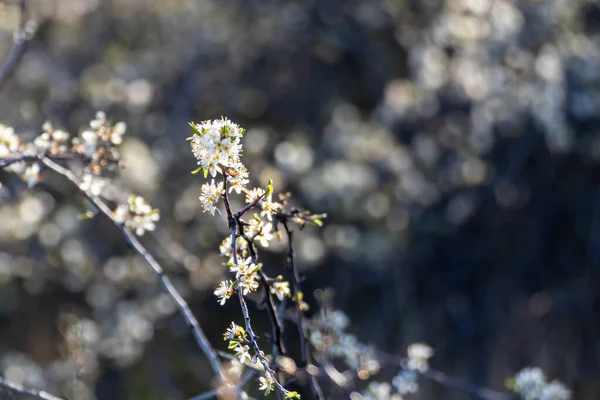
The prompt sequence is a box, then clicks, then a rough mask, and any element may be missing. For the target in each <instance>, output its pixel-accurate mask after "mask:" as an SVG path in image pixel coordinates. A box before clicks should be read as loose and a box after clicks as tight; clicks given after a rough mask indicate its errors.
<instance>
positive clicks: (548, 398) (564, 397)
mask: <svg viewBox="0 0 600 400" xmlns="http://www.w3.org/2000/svg"><path fill="white" fill-rule="evenodd" d="M539 397H540V400H569V399H570V398H571V391H570V390H569V389H567V388H566V387H565V385H563V384H562V383H560V382H558V381H552V382H551V383H549V384H547V385H546V386H544V387H543V388H542V390H541V391H540V394H539Z"/></svg>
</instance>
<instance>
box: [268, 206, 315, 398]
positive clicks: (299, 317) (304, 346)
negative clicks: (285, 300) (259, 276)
mask: <svg viewBox="0 0 600 400" xmlns="http://www.w3.org/2000/svg"><path fill="white" fill-rule="evenodd" d="M279 217H280V221H281V223H282V225H283V227H284V229H285V233H286V235H287V239H288V257H287V265H288V268H289V270H290V275H291V276H292V299H293V298H294V297H296V302H298V301H299V299H298V298H297V296H298V295H299V293H300V291H301V290H300V278H299V276H298V271H297V270H296V266H295V264H294V247H293V232H292V230H291V229H290V226H289V224H288V221H287V217H281V216H279ZM276 218H277V216H276ZM295 309H296V313H295V317H296V318H295V323H296V326H297V327H298V335H299V336H300V338H299V339H300V355H301V357H302V358H301V363H302V365H301V367H302V368H304V367H306V366H307V365H308V364H309V363H310V350H309V348H308V343H307V342H308V341H307V339H306V331H305V329H304V323H303V320H304V315H303V314H302V310H301V308H300V305H299V304H296V305H295ZM310 383H311V387H312V391H313V394H314V395H315V397H316V398H317V399H324V398H325V397H324V396H323V391H322V390H321V387H320V386H319V382H318V380H317V378H316V377H314V376H312V375H310Z"/></svg>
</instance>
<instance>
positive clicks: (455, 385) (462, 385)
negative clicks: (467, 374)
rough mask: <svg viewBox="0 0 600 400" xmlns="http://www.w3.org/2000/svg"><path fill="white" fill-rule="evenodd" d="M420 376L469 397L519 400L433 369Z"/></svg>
mask: <svg viewBox="0 0 600 400" xmlns="http://www.w3.org/2000/svg"><path fill="white" fill-rule="evenodd" d="M422 375H423V376H424V377H426V378H428V379H431V380H432V381H435V382H438V383H440V384H441V385H443V386H445V387H447V388H451V389H457V390H460V391H463V392H465V393H468V394H470V395H471V396H474V397H478V398H480V399H484V400H517V399H518V398H519V397H518V396H516V395H510V394H506V393H502V392H498V391H496V390H492V389H488V388H484V387H480V386H477V385H474V384H472V383H468V382H464V381H462V380H459V379H456V378H453V377H451V376H448V375H447V374H445V373H443V372H440V371H436V370H433V369H429V370H427V371H425V372H423V373H422Z"/></svg>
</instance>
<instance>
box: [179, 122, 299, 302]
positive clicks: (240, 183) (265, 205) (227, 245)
mask: <svg viewBox="0 0 600 400" xmlns="http://www.w3.org/2000/svg"><path fill="white" fill-rule="evenodd" d="M190 127H191V128H192V131H193V133H194V135H193V136H191V137H190V138H188V140H189V141H190V144H191V150H192V153H193V154H194V156H195V157H196V160H197V163H198V165H199V168H198V169H196V170H195V171H193V172H192V173H193V174H198V173H200V172H202V173H203V175H204V177H205V178H208V176H209V175H210V176H211V177H212V178H211V180H210V182H206V183H204V184H203V185H202V187H201V189H200V197H199V199H200V202H201V204H202V208H203V211H204V212H208V213H210V214H211V215H215V213H220V211H219V209H218V208H217V206H218V204H219V201H220V200H221V199H222V198H225V197H226V196H227V194H228V193H233V192H235V193H236V194H244V195H245V202H246V204H248V205H249V206H250V208H252V207H253V206H257V207H259V208H260V212H259V213H257V214H254V215H253V216H252V217H251V218H250V220H249V221H248V222H245V221H244V223H243V224H242V225H241V227H240V231H241V233H240V234H239V235H238V236H236V239H235V246H232V242H231V241H232V239H231V237H230V236H227V237H226V238H225V239H224V240H223V242H222V243H221V245H220V246H219V250H220V253H221V255H223V256H224V257H227V259H228V261H227V262H226V263H225V264H224V265H226V266H227V267H228V268H229V270H230V272H232V273H234V274H235V280H234V281H233V280H224V281H222V282H221V283H220V284H219V286H218V287H217V288H216V290H215V292H214V294H215V296H217V298H218V301H219V303H220V304H221V305H223V304H225V302H226V301H227V299H229V298H230V297H231V296H233V294H234V293H235V291H236V290H240V291H241V292H242V294H243V295H248V294H249V293H251V292H255V291H256V290H258V288H259V276H258V272H259V270H260V269H261V264H260V263H257V262H256V261H255V260H254V259H253V257H250V246H254V243H258V244H260V245H261V246H263V247H268V246H269V242H270V241H271V240H273V238H274V235H273V233H272V230H273V224H272V223H271V222H270V221H272V220H273V217H274V216H275V215H276V214H277V212H278V211H280V210H281V209H282V207H283V206H282V204H281V203H279V202H276V201H273V188H272V183H271V182H269V186H268V187H267V189H266V190H265V189H263V188H249V187H248V184H249V183H250V180H249V173H248V170H247V169H246V167H245V166H244V164H243V163H242V160H241V154H242V143H241V139H242V136H243V135H244V129H243V128H241V127H240V126H239V125H237V124H235V123H233V122H231V121H230V120H229V119H226V118H221V119H217V120H213V121H204V122H201V123H199V124H194V123H192V124H190ZM217 175H221V176H222V178H223V179H222V180H219V181H217V182H215V178H216V177H217ZM234 247H235V254H233V248H234ZM270 290H271V292H272V293H273V294H274V295H275V296H277V298H279V299H280V300H283V298H284V297H285V296H290V295H291V292H290V289H289V283H288V282H284V281H282V280H281V279H279V280H277V281H276V282H274V284H273V286H272V287H271V288H270Z"/></svg>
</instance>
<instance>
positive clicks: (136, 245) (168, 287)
mask: <svg viewBox="0 0 600 400" xmlns="http://www.w3.org/2000/svg"><path fill="white" fill-rule="evenodd" d="M41 161H42V163H43V164H44V165H45V166H47V167H48V168H50V169H51V170H53V171H54V172H56V173H58V174H60V175H63V176H64V177H66V178H67V179H68V180H70V181H71V182H73V184H75V185H76V186H77V187H78V188H79V190H80V191H81V192H82V193H83V194H85V196H86V197H87V199H88V200H90V201H91V202H92V203H93V204H94V205H95V206H96V207H97V208H98V209H99V210H100V211H101V212H102V214H104V215H105V216H106V217H107V218H108V219H109V220H110V221H111V222H112V223H113V224H114V225H115V226H116V227H117V228H118V229H119V230H120V231H121V233H122V234H123V236H124V237H125V239H126V241H127V242H128V243H129V244H130V245H131V247H133V249H134V250H135V251H136V252H137V253H138V254H139V255H140V256H141V257H142V258H143V259H144V260H145V261H146V262H147V263H148V264H149V265H150V267H152V269H153V270H154V272H155V273H156V275H157V276H158V278H159V281H160V283H161V285H162V287H163V290H164V291H165V293H167V294H168V295H169V297H171V299H172V300H173V301H174V302H175V304H176V305H177V308H178V309H179V313H180V314H181V315H182V316H183V318H184V320H185V321H186V323H187V325H188V327H189V328H190V329H191V330H192V333H193V335H194V338H195V339H196V342H197V343H198V346H199V347H200V349H202V351H203V352H204V354H205V355H206V357H207V358H208V361H209V362H210V365H211V367H212V369H213V371H214V372H215V373H216V374H217V375H218V376H219V378H220V379H221V381H222V382H223V383H225V384H228V379H227V376H226V374H225V372H224V371H223V367H222V366H221V363H220V362H219V359H218V357H217V354H216V352H215V350H214V349H213V348H212V346H211V345H210V343H209V341H208V339H207V338H206V335H205V334H204V332H203V331H202V328H201V327H200V324H199V323H198V320H197V319H196V317H194V314H192V311H191V310H190V308H189V306H188V304H187V302H186V301H185V300H184V299H183V297H182V296H181V295H180V294H179V292H178V291H177V289H175V287H174V286H173V283H172V282H171V280H170V279H169V277H168V276H167V275H166V274H165V272H164V270H163V268H162V267H161V266H160V264H159V263H158V262H157V261H156V259H155V258H154V257H153V256H152V255H151V254H150V253H149V252H148V250H146V248H145V247H144V246H143V245H142V244H141V243H140V242H139V240H138V239H137V238H136V236H135V235H134V234H133V232H131V231H130V230H129V229H127V228H126V227H125V226H124V225H123V224H121V223H119V222H117V221H115V219H114V217H113V213H112V211H111V210H110V208H109V207H108V206H107V205H106V204H105V203H104V202H103V201H102V200H101V199H100V198H98V197H97V196H94V195H93V194H91V193H90V192H88V191H85V190H82V189H81V187H80V181H79V179H78V178H77V177H76V176H75V174H73V172H71V171H69V170H68V169H66V168H63V167H62V166H60V165H59V164H57V163H55V162H54V161H52V160H50V159H49V158H42V159H41Z"/></svg>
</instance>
